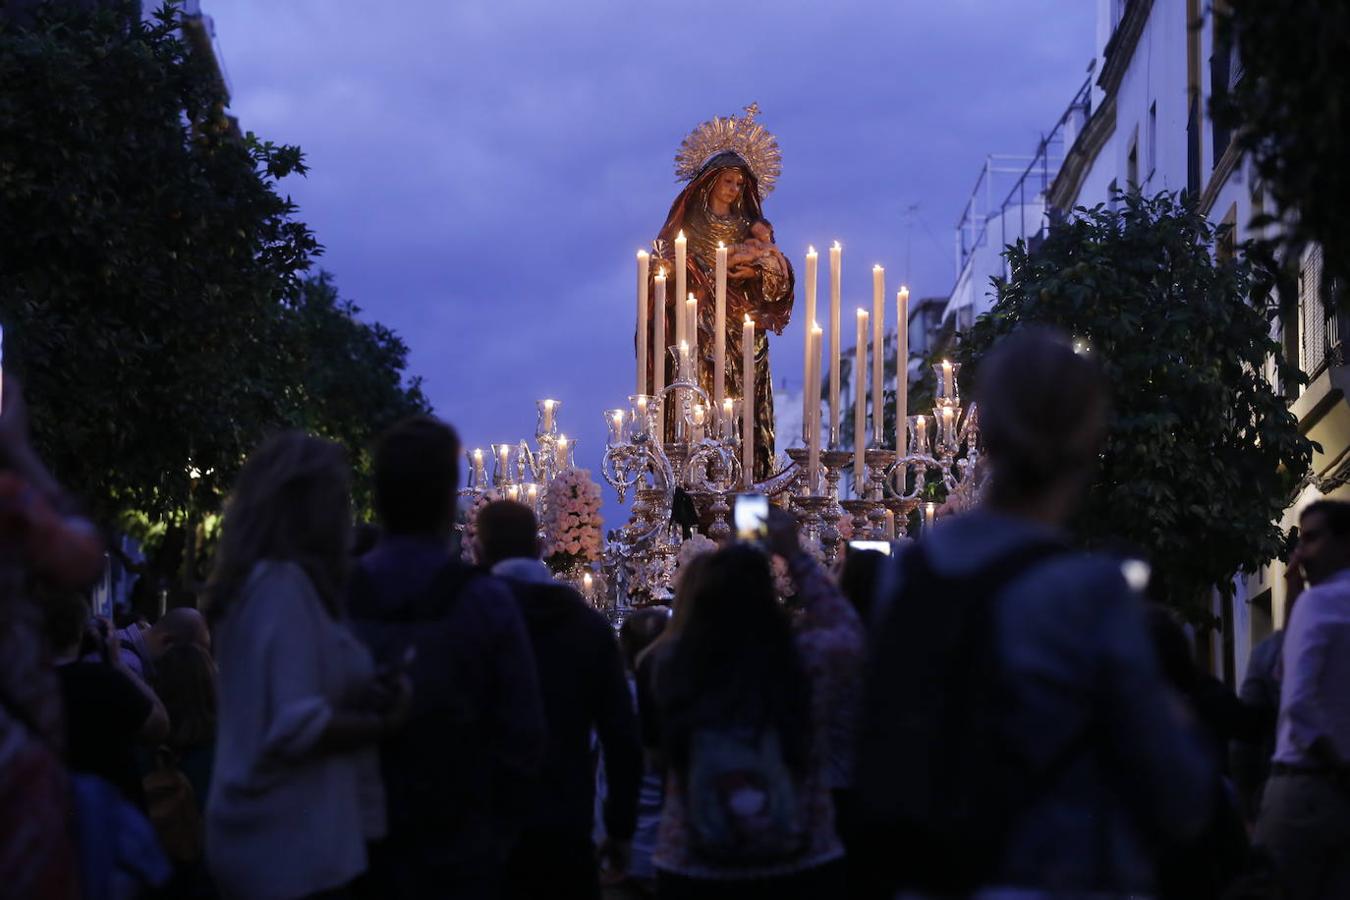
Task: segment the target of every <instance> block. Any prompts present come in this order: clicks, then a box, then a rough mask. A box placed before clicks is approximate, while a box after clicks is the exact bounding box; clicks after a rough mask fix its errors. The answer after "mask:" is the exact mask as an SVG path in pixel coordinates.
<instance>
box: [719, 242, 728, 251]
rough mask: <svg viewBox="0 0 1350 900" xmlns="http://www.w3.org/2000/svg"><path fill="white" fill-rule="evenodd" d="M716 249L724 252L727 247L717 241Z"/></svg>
mask: <svg viewBox="0 0 1350 900" xmlns="http://www.w3.org/2000/svg"><path fill="white" fill-rule="evenodd" d="M717 249H718V250H725V249H727V245H726V244H724V243H722V242H721V241H718V242H717Z"/></svg>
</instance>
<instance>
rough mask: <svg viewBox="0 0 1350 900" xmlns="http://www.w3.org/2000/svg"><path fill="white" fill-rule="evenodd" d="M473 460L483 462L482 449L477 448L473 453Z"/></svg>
mask: <svg viewBox="0 0 1350 900" xmlns="http://www.w3.org/2000/svg"><path fill="white" fill-rule="evenodd" d="M473 458H474V459H476V460H477V461H479V462H482V461H483V448H482V447H478V448H476V449H475V450H474V451H473Z"/></svg>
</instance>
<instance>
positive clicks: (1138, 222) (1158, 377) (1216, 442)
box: [959, 194, 1312, 613]
mask: <svg viewBox="0 0 1350 900" xmlns="http://www.w3.org/2000/svg"><path fill="white" fill-rule="evenodd" d="M1120 203H1121V206H1120V208H1119V209H1118V210H1111V209H1108V208H1106V207H1104V206H1097V207H1094V208H1093V209H1079V210H1077V211H1076V215H1075V216H1074V217H1073V218H1072V219H1070V220H1068V221H1065V222H1059V223H1056V224H1054V225H1052V226H1051V228H1050V230H1049V232H1048V234H1047V236H1046V238H1045V240H1044V242H1043V243H1042V244H1041V245H1040V246H1039V247H1038V248H1037V249H1036V250H1035V251H1034V252H1032V251H1030V250H1029V249H1028V247H1027V246H1026V245H1025V244H1024V243H1022V242H1020V241H1019V242H1018V243H1017V244H1015V245H1012V246H1010V247H1008V249H1007V250H1006V251H1005V255H1006V257H1007V260H1008V262H1009V264H1010V270H1011V277H1010V278H1008V279H1007V280H1004V279H994V287H995V289H996V292H997V300H996V302H995V304H994V307H993V309H992V310H991V311H990V312H989V313H988V314H986V315H984V316H982V317H981V318H980V319H979V320H978V321H977V322H976V323H975V325H974V327H973V328H972V329H971V330H970V331H969V332H968V333H967V334H966V335H965V336H964V338H963V340H962V343H961V346H960V348H959V353H960V358H961V359H962V360H963V361H964V362H965V363H966V366H965V367H964V369H963V371H962V375H963V376H965V377H967V378H968V377H970V376H971V375H973V374H974V372H975V371H976V369H977V368H978V363H979V359H980V357H981V356H983V354H984V353H986V352H987V351H988V350H989V348H990V347H991V345H992V344H993V343H994V342H995V341H996V340H997V339H998V338H1000V337H1002V336H1003V335H1006V334H1008V333H1010V332H1012V331H1013V330H1015V329H1017V328H1018V327H1020V326H1022V325H1025V324H1028V323H1039V324H1045V325H1050V326H1054V327H1057V328H1059V329H1061V330H1063V331H1064V332H1066V333H1068V334H1070V335H1072V336H1073V337H1074V338H1075V339H1077V340H1079V341H1082V342H1084V343H1085V344H1086V346H1087V348H1088V350H1087V352H1090V353H1092V354H1094V355H1096V356H1097V358H1098V359H1099V361H1100V363H1101V365H1102V367H1103V369H1104V370H1105V373H1106V375H1107V377H1108V379H1109V382H1110V384H1111V385H1112V386H1113V395H1114V396H1113V406H1114V417H1113V422H1112V425H1111V428H1110V432H1109V435H1108V437H1107V440H1106V444H1105V447H1104V449H1103V452H1102V456H1101V466H1100V469H1099V471H1098V473H1097V476H1096V479H1095V481H1094V482H1093V484H1092V486H1091V488H1090V490H1089V492H1088V498H1087V502H1086V504H1085V507H1084V509H1083V510H1082V512H1081V514H1080V515H1079V516H1078V519H1077V521H1076V525H1075V527H1076V529H1077V530H1078V532H1079V533H1080V534H1081V536H1082V537H1083V539H1084V540H1085V542H1087V543H1088V544H1089V545H1098V546H1100V545H1102V544H1105V543H1110V542H1113V541H1124V542H1127V543H1129V544H1133V545H1135V546H1137V547H1139V548H1141V549H1142V550H1143V551H1144V552H1146V553H1147V554H1148V556H1149V558H1150V559H1151V560H1152V562H1153V564H1154V569H1155V573H1156V574H1157V576H1158V577H1160V578H1161V579H1162V583H1163V585H1164V586H1165V587H1166V590H1167V593H1168V596H1169V598H1170V599H1171V600H1172V601H1173V602H1175V603H1177V605H1179V606H1182V607H1183V608H1188V609H1189V611H1190V612H1193V613H1196V612H1198V611H1199V610H1200V608H1201V604H1200V601H1201V600H1202V598H1203V596H1204V594H1205V592H1206V591H1207V590H1208V589H1209V588H1210V587H1211V586H1214V587H1217V588H1218V589H1219V590H1221V591H1225V592H1229V591H1231V590H1232V578H1233V576H1234V575H1236V574H1237V572H1238V571H1245V572H1252V571H1254V570H1255V569H1256V568H1257V567H1259V566H1260V565H1262V564H1264V563H1265V562H1266V561H1268V560H1269V559H1271V558H1272V557H1274V556H1275V555H1276V554H1277V553H1278V552H1279V551H1280V550H1281V549H1282V540H1283V537H1282V534H1281V532H1280V530H1279V528H1278V526H1277V525H1276V524H1275V522H1276V521H1277V520H1278V519H1279V518H1280V516H1281V514H1282V512H1283V510H1284V509H1285V507H1286V506H1287V504H1288V503H1289V500H1290V498H1291V493H1292V491H1293V489H1294V487H1295V485H1296V484H1297V482H1298V481H1299V480H1300V479H1301V478H1302V477H1303V476H1304V474H1305V473H1306V472H1307V470H1308V466H1309V463H1310V460H1311V453H1312V445H1311V444H1310V442H1309V441H1308V440H1307V439H1306V438H1305V437H1303V436H1302V435H1301V434H1300V433H1299V430H1298V425H1297V422H1296V421H1295V420H1294V417H1293V416H1292V415H1291V414H1290V412H1289V410H1288V408H1287V406H1286V403H1285V400H1284V399H1283V398H1282V397H1281V396H1280V394H1279V393H1277V391H1276V390H1275V389H1273V388H1272V386H1271V384H1270V382H1269V381H1267V380H1266V371H1267V367H1268V366H1273V368H1274V371H1275V372H1276V373H1277V374H1278V378H1279V379H1280V380H1281V381H1282V382H1283V383H1285V384H1291V383H1296V382H1297V381H1298V380H1300V379H1301V377H1302V376H1301V375H1300V374H1299V373H1298V372H1297V370H1296V369H1294V368H1293V367H1292V366H1290V365H1289V364H1288V363H1287V362H1286V361H1285V360H1284V359H1283V357H1282V355H1281V352H1280V347H1279V345H1278V344H1277V343H1276V342H1275V341H1274V340H1272V339H1271V337H1270V332H1269V325H1268V323H1267V320H1266V318H1265V316H1264V315H1263V314H1262V313H1261V312H1260V311H1258V310H1257V309H1255V308H1254V307H1253V306H1252V305H1251V304H1250V303H1248V301H1247V291H1248V285H1249V280H1250V273H1249V265H1248V264H1247V263H1246V262H1245V261H1244V260H1242V259H1236V260H1229V261H1224V260H1217V259H1216V258H1215V251H1216V243H1217V241H1218V239H1219V237H1220V236H1221V234H1220V232H1219V230H1218V229H1216V228H1215V226H1213V225H1211V224H1210V223H1209V222H1208V221H1207V220H1206V219H1205V218H1204V217H1203V216H1201V215H1200V214H1199V213H1198V212H1196V211H1195V210H1194V209H1193V208H1191V207H1189V206H1184V205H1182V204H1181V203H1180V202H1179V201H1178V200H1177V199H1176V198H1175V197H1174V196H1171V195H1166V194H1162V195H1159V196H1157V197H1154V198H1151V199H1149V198H1143V197H1141V196H1139V195H1138V194H1133V195H1126V196H1123V197H1121V198H1120Z"/></svg>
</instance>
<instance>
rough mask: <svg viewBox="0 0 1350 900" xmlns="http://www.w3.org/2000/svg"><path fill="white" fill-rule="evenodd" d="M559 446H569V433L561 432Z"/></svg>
mask: <svg viewBox="0 0 1350 900" xmlns="http://www.w3.org/2000/svg"><path fill="white" fill-rule="evenodd" d="M558 446H559V447H566V446H567V435H565V434H560V435H558Z"/></svg>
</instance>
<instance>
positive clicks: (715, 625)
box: [657, 544, 810, 767]
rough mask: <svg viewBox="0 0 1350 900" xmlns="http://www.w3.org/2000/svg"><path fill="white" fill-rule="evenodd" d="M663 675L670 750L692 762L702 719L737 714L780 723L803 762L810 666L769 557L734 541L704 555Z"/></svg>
mask: <svg viewBox="0 0 1350 900" xmlns="http://www.w3.org/2000/svg"><path fill="white" fill-rule="evenodd" d="M705 566H706V568H704V569H703V571H702V572H700V573H699V574H700V577H699V578H698V579H697V584H696V585H694V589H693V590H692V591H690V593H689V596H688V598H687V602H686V608H685V609H682V610H677V612H676V616H677V617H678V618H680V619H682V624H681V626H680V629H679V631H678V633H677V634H675V635H674V637H673V638H672V640H673V641H674V646H673V649H672V651H671V653H670V657H669V662H668V663H667V664H666V665H665V666H663V668H664V669H665V670H666V671H664V672H663V673H662V674H661V675H660V677H659V679H658V681H659V683H658V686H657V690H658V695H659V701H658V702H659V704H660V707H661V712H662V716H663V722H665V723H666V724H667V725H668V727H666V728H663V732H664V733H665V736H666V737H667V738H668V744H667V748H666V749H667V752H668V753H669V754H670V758H671V759H672V760H673V761H674V763H675V765H676V766H678V767H683V766H685V765H687V764H688V750H689V741H690V738H691V736H692V734H693V732H694V731H695V730H696V729H697V728H698V727H699V726H700V725H707V724H713V725H715V724H718V723H728V722H734V723H737V724H740V725H748V726H753V727H768V728H773V729H774V730H776V731H777V733H778V737H779V740H780V742H781V745H782V747H783V748H784V752H785V757H786V758H787V760H788V762H789V764H790V765H792V766H794V767H801V766H804V765H805V762H806V751H807V744H808V742H809V739H810V736H809V729H810V711H809V693H810V687H809V683H808V682H807V677H806V671H805V668H804V667H803V665H802V661H801V658H800V655H799V654H798V653H797V646H796V643H795V641H794V639H793V634H792V628H791V624H790V622H789V620H788V615H787V613H786V611H784V609H783V608H782V607H781V606H780V605H779V603H778V599H777V597H776V595H775V592H774V586H773V575H772V572H771V571H770V568H769V558H768V557H767V556H766V555H765V554H764V553H763V552H761V551H760V550H758V549H755V548H753V547H750V546H747V545H744V544H733V545H732V546H729V547H726V548H724V549H722V550H719V551H717V552H716V553H713V554H709V555H708V556H707V562H706V563H705Z"/></svg>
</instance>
